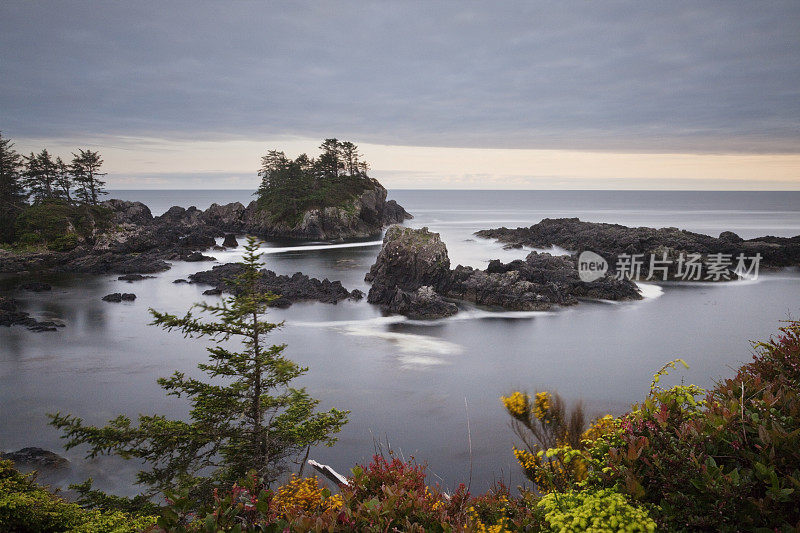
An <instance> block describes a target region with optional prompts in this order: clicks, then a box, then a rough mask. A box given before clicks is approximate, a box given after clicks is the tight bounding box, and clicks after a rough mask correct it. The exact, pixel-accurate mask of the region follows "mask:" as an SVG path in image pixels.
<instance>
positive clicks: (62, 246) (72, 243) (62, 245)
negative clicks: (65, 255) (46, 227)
mask: <svg viewBox="0 0 800 533" xmlns="http://www.w3.org/2000/svg"><path fill="white" fill-rule="evenodd" d="M76 246H78V236H77V235H75V234H74V233H67V234H66V235H60V236H58V237H56V238H55V239H53V240H52V241H50V242H49V243H47V248H48V249H50V250H53V251H54V252H68V251H70V250H72V249H73V248H75V247H76Z"/></svg>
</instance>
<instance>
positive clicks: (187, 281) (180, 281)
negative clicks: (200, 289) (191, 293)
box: [172, 278, 189, 283]
mask: <svg viewBox="0 0 800 533" xmlns="http://www.w3.org/2000/svg"><path fill="white" fill-rule="evenodd" d="M172 283H189V280H187V279H183V278H181V279H176V280H175V281H173V282H172Z"/></svg>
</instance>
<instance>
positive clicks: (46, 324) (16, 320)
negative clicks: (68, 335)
mask: <svg viewBox="0 0 800 533" xmlns="http://www.w3.org/2000/svg"><path fill="white" fill-rule="evenodd" d="M0 326H6V327H10V326H25V327H26V328H28V329H29V330H31V331H57V330H58V328H63V327H64V324H61V323H60V322H54V321H52V320H44V321H40V320H36V319H35V318H33V317H32V316H31V315H30V314H29V313H26V312H25V311H22V310H20V309H19V303H18V302H17V301H16V300H15V299H13V298H6V297H4V296H0Z"/></svg>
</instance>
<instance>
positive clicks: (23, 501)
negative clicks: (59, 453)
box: [0, 461, 155, 533]
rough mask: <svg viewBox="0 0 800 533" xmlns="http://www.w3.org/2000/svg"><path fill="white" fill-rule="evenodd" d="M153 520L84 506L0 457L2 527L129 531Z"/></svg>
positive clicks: (73, 532)
mask: <svg viewBox="0 0 800 533" xmlns="http://www.w3.org/2000/svg"><path fill="white" fill-rule="evenodd" d="M154 520H155V517H152V516H151V517H147V516H135V515H131V514H128V513H123V512H120V511H112V512H102V511H98V510H85V509H83V508H81V507H80V506H79V505H77V504H74V503H69V502H66V501H64V500H63V499H61V498H59V497H57V496H54V495H53V494H51V493H50V492H48V491H47V490H45V489H44V488H42V487H40V486H38V485H36V484H35V483H34V481H33V477H32V476H31V475H23V474H20V473H19V472H17V471H16V470H15V469H14V467H13V464H12V463H11V461H0V531H9V532H12V531H13V532H17V533H27V532H62V531H63V532H71V533H94V532H99V531H102V532H113V533H127V532H135V531H142V530H143V529H145V528H148V527H149V526H150V525H151V524H153V522H154Z"/></svg>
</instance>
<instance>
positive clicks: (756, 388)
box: [608, 321, 800, 531]
mask: <svg viewBox="0 0 800 533" xmlns="http://www.w3.org/2000/svg"><path fill="white" fill-rule="evenodd" d="M754 348H755V354H754V356H753V361H752V362H751V363H749V364H746V365H744V366H742V367H741V368H740V369H739V371H738V372H737V374H736V376H734V377H733V378H730V379H726V380H724V381H722V382H720V383H719V384H717V386H716V387H714V389H712V390H711V391H709V392H708V393H707V395H706V396H705V399H704V400H702V401H696V397H697V396H698V395H699V393H700V392H701V391H700V390H699V389H697V388H691V387H674V388H672V389H669V390H666V391H665V390H660V389H655V390H654V391H653V392H651V395H650V397H649V398H648V399H647V400H646V401H645V402H644V403H643V404H642V405H641V406H639V409H636V410H634V411H632V412H631V413H630V414H628V415H627V416H626V417H624V418H623V420H622V425H623V432H622V433H621V435H620V437H621V441H622V442H621V446H619V447H618V448H616V449H611V450H610V453H609V456H608V466H609V468H610V469H611V476H610V477H609V480H610V481H616V482H618V483H619V484H620V485H621V486H623V487H624V488H625V490H626V492H627V493H628V494H630V495H631V496H634V497H636V498H638V499H640V500H642V501H644V502H650V503H653V504H655V505H656V506H657V509H658V512H657V513H656V515H655V516H656V518H657V519H658V520H659V522H661V523H662V524H663V525H664V526H667V527H671V528H673V529H686V530H692V529H703V528H704V529H714V530H727V531H736V530H754V529H759V528H766V529H770V530H793V529H794V528H797V527H798V526H800V396H798V392H799V391H800V322H797V321H793V322H790V323H789V324H788V325H787V326H786V327H783V328H781V329H780V335H779V336H778V337H777V338H775V339H771V340H770V341H768V342H762V343H758V344H755V345H754Z"/></svg>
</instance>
